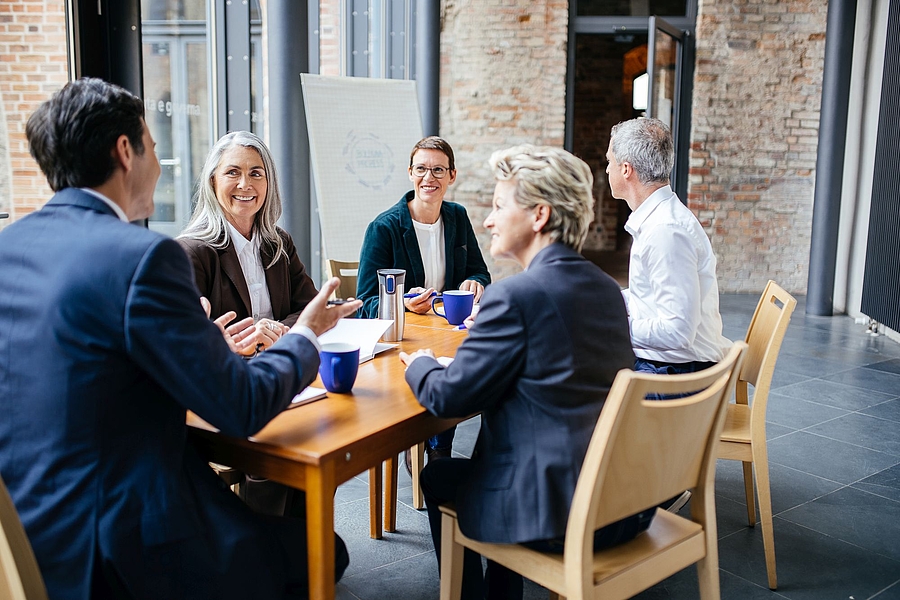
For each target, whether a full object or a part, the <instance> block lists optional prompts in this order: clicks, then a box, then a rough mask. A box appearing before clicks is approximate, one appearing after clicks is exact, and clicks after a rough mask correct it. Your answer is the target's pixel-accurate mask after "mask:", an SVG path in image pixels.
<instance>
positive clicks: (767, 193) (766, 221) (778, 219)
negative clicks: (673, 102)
mask: <svg viewBox="0 0 900 600" xmlns="http://www.w3.org/2000/svg"><path fill="white" fill-rule="evenodd" d="M826 13H827V4H826V3H825V2H822V1H821V0H790V1H778V2H774V1H772V0H701V2H700V7H699V15H698V21H697V63H696V70H695V81H694V99H693V124H692V132H691V142H692V143H691V169H690V182H689V186H688V202H689V206H690V207H691V208H692V209H693V210H694V211H695V212H696V213H697V215H698V216H699V218H700V221H701V222H702V223H703V225H704V227H705V228H706V230H707V232H708V233H709V235H710V239H711V240H712V245H713V248H714V250H715V251H716V254H717V256H718V260H719V268H718V276H719V289H720V291H723V292H753V293H759V291H760V290H762V289H763V287H764V286H765V283H766V281H767V280H768V279H775V280H776V281H778V282H779V283H780V284H781V285H782V286H784V287H785V288H787V289H788V290H791V291H792V292H795V293H804V292H805V290H806V280H807V263H808V257H809V239H810V223H811V215H812V199H813V183H814V176H815V164H816V145H817V135H818V127H819V112H818V111H819V104H820V98H821V90H822V66H823V64H822V63H823V58H824V48H825V21H826Z"/></svg>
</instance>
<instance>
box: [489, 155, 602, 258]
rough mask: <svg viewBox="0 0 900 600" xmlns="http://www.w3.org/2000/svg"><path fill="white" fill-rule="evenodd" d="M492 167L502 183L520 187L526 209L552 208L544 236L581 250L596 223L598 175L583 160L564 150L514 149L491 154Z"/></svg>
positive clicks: (519, 199) (521, 202)
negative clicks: (596, 176) (595, 187)
mask: <svg viewBox="0 0 900 600" xmlns="http://www.w3.org/2000/svg"><path fill="white" fill-rule="evenodd" d="M489 162H490V166H491V169H492V170H493V172H494V177H496V178H497V180H498V181H513V182H515V184H516V193H515V199H516V203H517V204H518V205H519V206H521V207H522V208H525V209H531V208H535V207H536V206H539V205H544V206H548V207H550V218H549V220H548V221H547V225H546V226H545V227H544V230H543V231H544V233H547V234H549V235H550V239H551V240H552V241H554V242H556V241H560V242H562V243H563V244H565V245H566V246H569V247H570V248H572V249H574V250H577V251H579V252H580V251H581V247H582V246H583V245H584V240H585V238H586V237H587V233H588V227H590V225H591V221H593V220H594V195H593V193H592V191H591V190H592V189H593V186H594V176H593V174H591V169H590V167H588V166H587V164H585V162H584V161H583V160H581V159H580V158H578V157H576V156H573V155H572V154H570V153H568V152H566V151H565V150H563V149H562V148H553V147H550V146H531V145H527V144H526V145H522V146H513V147H512V148H507V149H506V150H498V151H497V152H494V153H493V154H492V155H491V158H490V161H489Z"/></svg>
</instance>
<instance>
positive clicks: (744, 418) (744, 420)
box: [719, 404, 750, 444]
mask: <svg viewBox="0 0 900 600" xmlns="http://www.w3.org/2000/svg"><path fill="white" fill-rule="evenodd" d="M719 439H721V440H722V441H723V442H736V443H740V444H749V443H750V407H749V406H747V405H746V404H729V405H728V409H727V412H726V413H725V427H724V428H723V429H722V436H721V437H720V438H719Z"/></svg>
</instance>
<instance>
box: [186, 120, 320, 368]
mask: <svg viewBox="0 0 900 600" xmlns="http://www.w3.org/2000/svg"><path fill="white" fill-rule="evenodd" d="M195 201H196V206H195V208H194V212H193V214H192V215H191V220H190V222H189V223H188V226H187V227H186V228H185V230H184V232H182V234H181V235H180V236H179V237H178V241H179V242H180V243H181V245H182V247H184V249H185V251H186V252H187V254H188V256H189V257H190V259H191V262H192V263H193V265H194V277H195V279H196V282H197V287H198V288H199V289H200V293H201V294H202V295H203V296H205V297H206V298H207V299H208V300H209V303H210V308H211V314H213V315H221V314H224V313H226V312H228V311H234V312H235V313H237V319H238V320H240V319H243V318H246V317H249V316H252V317H253V320H254V321H255V323H256V329H257V341H258V343H257V345H256V346H255V348H254V347H252V346H251V347H250V349H249V352H251V353H252V352H254V351H262V350H265V349H266V348H268V347H269V346H271V345H272V344H274V343H275V342H276V341H277V340H278V339H279V338H280V337H281V336H282V335H284V333H286V332H287V330H288V329H289V328H290V326H291V325H293V324H294V322H295V321H296V320H297V317H298V316H299V314H300V311H302V310H303V308H304V307H305V306H306V305H307V304H308V303H309V301H310V300H312V299H313V297H315V295H316V286H315V285H314V284H313V282H312V279H310V278H309V275H307V273H306V268H305V267H304V266H303V263H301V262H300V259H299V258H298V257H297V251H296V249H295V248H294V243H293V241H292V240H291V236H290V235H289V234H288V233H287V232H286V231H284V230H283V229H281V228H279V227H278V226H277V225H276V222H277V221H278V218H279V217H280V216H281V195H280V193H279V189H278V178H277V175H276V173H275V163H274V161H273V160H272V153H271V152H270V151H269V149H268V147H266V145H265V143H264V142H263V141H262V140H261V139H259V138H258V137H257V136H255V135H254V134H252V133H250V132H248V131H233V132H231V133H228V134H226V135H224V136H222V138H220V139H219V141H218V142H216V144H215V145H214V146H213V147H212V150H210V152H209V156H207V158H206V163H205V164H204V165H203V170H202V171H201V174H200V182H199V186H198V189H197V193H196V195H195Z"/></svg>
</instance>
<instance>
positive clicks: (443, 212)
mask: <svg viewBox="0 0 900 600" xmlns="http://www.w3.org/2000/svg"><path fill="white" fill-rule="evenodd" d="M409 180H410V181H412V183H413V189H412V190H411V191H409V192H407V193H406V194H405V195H404V196H403V197H402V198H401V199H400V202H398V203H397V204H395V205H394V206H392V207H391V208H389V209H388V210H386V211H384V212H383V213H381V214H380V215H378V216H377V217H375V220H374V221H372V222H371V223H370V224H369V227H368V228H367V229H366V236H365V239H364V240H363V245H362V250H361V252H360V256H359V275H358V279H357V287H356V295H357V298H359V299H360V300H362V301H363V307H362V309H361V310H360V314H361V316H363V317H365V318H369V319H374V318H376V317H378V269H405V270H406V291H407V293H414V292H415V293H418V295H417V296H415V297H414V298H404V299H403V303H404V304H405V305H406V308H407V310H410V311H412V312H415V313H419V314H424V313H426V312H428V310H429V309H430V308H431V296H432V294H433V293H434V292H443V291H444V290H455V289H460V290H469V291H472V292H474V293H475V302H478V300H479V299H480V298H481V294H482V292H484V286H486V285H487V284H489V283H490V282H491V274H490V273H489V272H488V269H487V265H485V264H484V258H483V257H482V256H481V250H480V249H479V247H478V240H477V239H476V238H475V232H474V231H473V230H472V223H471V221H469V215H468V214H467V213H466V209H465V208H464V207H463V206H462V205H460V204H456V203H455V202H444V195H445V194H446V193H447V188H449V187H450V186H451V185H452V184H453V182H454V181H456V165H455V163H454V160H453V149H452V148H451V147H450V144H448V143H447V142H446V141H445V140H443V139H441V138H439V137H437V136H430V137H427V138H425V139H423V140H420V141H419V142H418V143H417V144H416V145H415V146H413V149H412V153H411V154H410V157H409Z"/></svg>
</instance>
